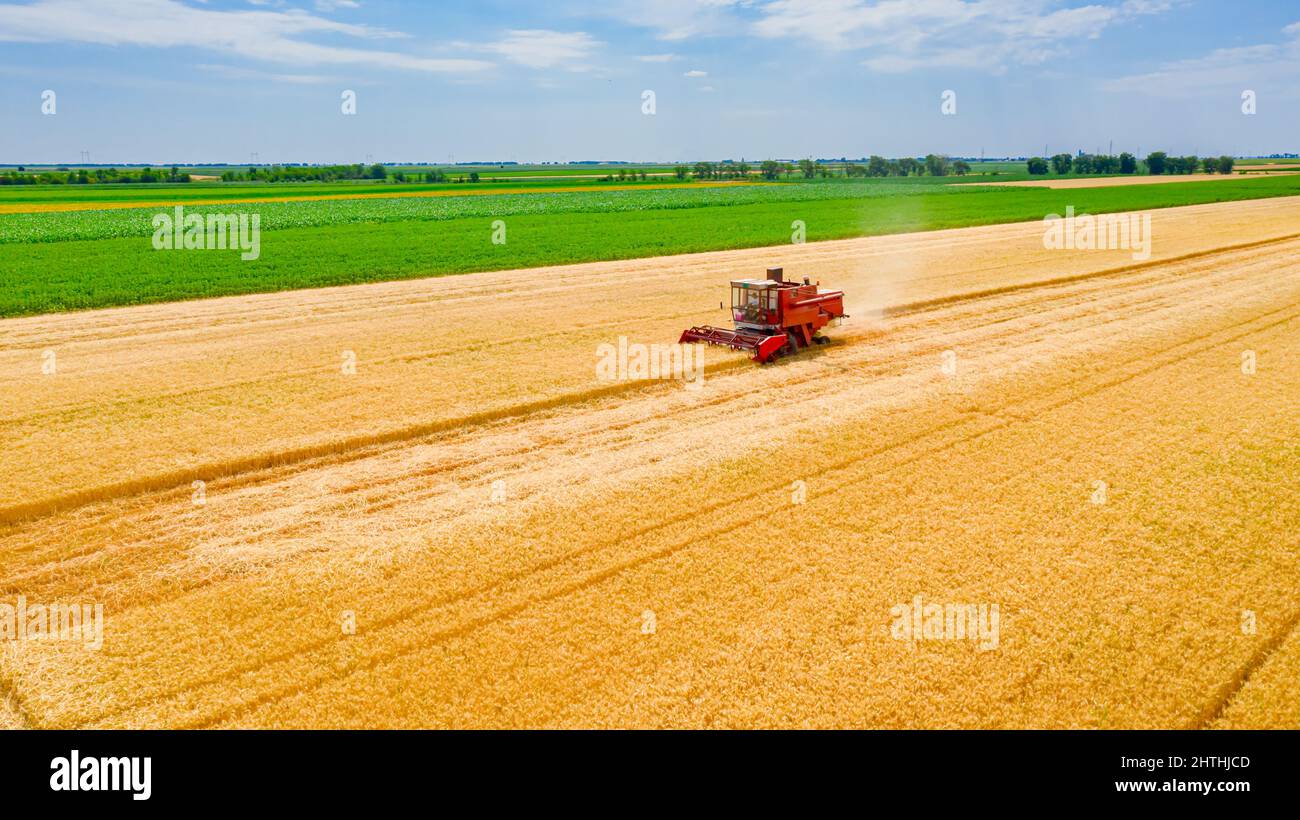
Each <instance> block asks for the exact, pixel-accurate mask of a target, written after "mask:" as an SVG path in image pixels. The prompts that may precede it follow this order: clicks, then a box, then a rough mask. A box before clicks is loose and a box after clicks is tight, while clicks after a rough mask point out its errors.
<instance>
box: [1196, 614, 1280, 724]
mask: <svg viewBox="0 0 1300 820" xmlns="http://www.w3.org/2000/svg"><path fill="white" fill-rule="evenodd" d="M1297 628H1300V609H1297V610H1295V611H1294V612H1292V613H1291V616H1290V617H1289V618H1287V619H1286V621H1284V622H1283V624H1282V627H1281V628H1280V629H1278V631H1277V632H1276V633H1275V634H1274V635H1273V636H1272V637H1270V638H1269V639H1268V640H1267V641H1266V642H1265V643H1264V645H1263V646H1261V647H1260V648H1259V649H1258V650H1256V652H1255V653H1254V654H1253V655H1251V656H1250V658H1249V659H1248V660H1247V661H1246V662H1245V663H1244V664H1242V666H1241V667H1240V668H1239V669H1238V670H1237V671H1236V673H1235V674H1233V676H1232V677H1231V678H1229V679H1228V680H1227V681H1225V682H1224V684H1223V685H1222V686H1221V687H1219V690H1218V691H1217V692H1216V693H1215V694H1214V697H1213V698H1212V699H1211V700H1210V702H1209V703H1207V704H1206V705H1205V707H1204V708H1203V709H1202V710H1201V713H1200V714H1199V715H1198V716H1197V717H1196V719H1195V720H1193V721H1191V723H1190V724H1189V725H1188V727H1187V728H1188V729H1209V728H1212V727H1213V726H1214V724H1215V723H1216V722H1218V720H1219V719H1220V718H1222V717H1223V714H1224V712H1226V711H1227V710H1228V707H1229V706H1231V705H1232V703H1233V701H1234V700H1235V699H1236V697H1237V696H1238V695H1239V694H1241V692H1242V690H1243V689H1245V688H1246V685H1247V684H1248V683H1250V679H1251V676H1252V675H1254V674H1255V673H1256V672H1257V671H1259V668H1260V667H1262V666H1263V665H1264V664H1265V663H1266V662H1267V661H1268V659H1269V658H1271V657H1273V655H1274V654H1275V653H1276V652H1277V651H1278V650H1279V649H1281V648H1282V646H1283V645H1284V644H1285V643H1286V642H1287V639H1288V638H1290V637H1291V636H1292V635H1294V634H1295V633H1296V630H1297Z"/></svg>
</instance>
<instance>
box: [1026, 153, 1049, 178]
mask: <svg viewBox="0 0 1300 820" xmlns="http://www.w3.org/2000/svg"><path fill="white" fill-rule="evenodd" d="M1028 166H1029V173H1030V174H1032V175H1034V176H1042V175H1044V174H1046V173H1047V160H1045V159H1043V158H1042V157H1030V158H1029V162H1028Z"/></svg>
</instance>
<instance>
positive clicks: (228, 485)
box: [7, 274, 1190, 586]
mask: <svg viewBox="0 0 1300 820" xmlns="http://www.w3.org/2000/svg"><path fill="white" fill-rule="evenodd" d="M1189 277H1190V274H1189V275H1185V276H1184V277H1182V280H1181V281H1182V283H1183V284H1186V282H1187V280H1188V279H1189ZM1149 287H1150V286H1149V284H1148V283H1145V282H1136V281H1135V282H1134V283H1132V284H1131V286H1130V290H1134V289H1138V288H1149ZM1099 293H1100V297H1093V298H1091V299H1090V298H1087V294H1086V293H1084V292H1080V291H1078V290H1077V289H1072V290H1070V291H1069V292H1066V293H1062V294H1057V295H1054V296H1052V297H1050V299H1042V300H1038V301H1036V302H1035V303H1034V304H1035V306H1036V308H1037V309H1038V311H1039V313H1041V314H1042V316H1041V317H1038V318H1037V321H1038V324H1037V325H1036V327H1051V328H1052V332H1054V333H1061V332H1063V331H1064V329H1065V326H1064V325H1061V324H1060V322H1061V321H1062V320H1061V319H1059V318H1056V317H1055V315H1054V314H1053V313H1052V311H1051V307H1052V305H1053V303H1054V302H1060V303H1062V304H1063V305H1064V306H1065V307H1066V308H1068V309H1071V310H1072V311H1074V312H1075V313H1077V312H1078V311H1079V309H1080V308H1081V307H1082V306H1083V305H1084V304H1086V303H1087V302H1088V301H1092V300H1093V299H1096V298H1102V297H1104V299H1103V301H1104V302H1105V304H1103V305H1102V306H1101V307H1100V308H1098V311H1100V314H1099V315H1101V316H1102V317H1104V318H1101V319H1099V320H1094V319H1092V318H1091V317H1090V316H1089V315H1082V316H1080V315H1075V316H1071V317H1070V319H1069V321H1070V322H1071V323H1074V324H1079V323H1084V322H1087V323H1089V324H1088V328H1089V329H1095V328H1096V327H1099V326H1102V325H1104V324H1107V323H1111V322H1118V321H1124V319H1123V317H1122V315H1119V314H1116V313H1115V312H1114V311H1107V310H1106V307H1107V306H1108V305H1110V304H1111V303H1122V304H1123V305H1124V307H1125V309H1126V310H1128V311H1130V312H1131V311H1134V310H1139V309H1143V310H1146V311H1147V312H1150V310H1151V309H1152V308H1151V305H1152V304H1153V303H1158V302H1160V301H1162V300H1166V299H1168V298H1169V297H1165V296H1163V295H1162V294H1161V293H1160V292H1159V291H1157V292H1156V293H1155V294H1154V295H1153V296H1149V297H1146V298H1145V299H1144V300H1143V301H1137V302H1135V301H1133V299H1132V297H1131V296H1129V295H1128V293H1127V291H1121V290H1119V289H1116V288H1109V289H1106V290H1104V291H1100V292H1099ZM1023 313H1024V308H1023V305H1020V304H1018V303H1012V304H1008V305H1005V306H998V307H994V308H991V309H983V310H980V311H978V312H972V314H971V315H972V316H973V317H974V322H973V323H971V322H970V321H969V319H968V318H967V317H958V316H955V315H954V316H952V317H947V318H949V319H957V320H958V323H959V326H960V331H961V332H962V333H966V334H969V333H972V332H974V331H976V330H979V329H982V328H988V327H991V326H993V325H996V324H999V323H1005V322H1006V321H1007V318H1008V317H1019V318H1020V319H1021V320H1022V322H1023V320H1024V316H1023ZM937 319H938V317H936V320H937ZM1097 322H1100V325H1099V324H1097ZM1026 333H1027V330H1026V328H1025V327H1012V328H1007V329H1004V330H1002V331H1000V332H999V333H997V334H995V335H989V334H985V335H984V336H983V337H982V338H981V342H982V343H984V344H988V343H990V342H996V341H998V340H1000V339H1005V338H1016V337H1021V338H1023V337H1024V336H1025V334H1026ZM894 335H895V336H896V337H897V338H896V340H895V342H896V344H902V345H908V346H912V345H915V344H916V342H917V341H921V342H922V343H923V346H922V347H919V348H915V347H913V348H912V349H909V350H908V353H907V358H908V359H909V360H916V359H917V358H918V357H924V356H925V355H928V354H929V353H937V352H938V351H940V350H942V349H943V348H944V347H945V345H946V344H947V342H946V341H944V340H942V339H941V340H939V341H934V340H933V339H931V338H929V337H930V335H931V334H930V331H928V330H926V329H925V328H924V327H922V328H919V329H911V330H909V329H907V328H904V327H899V328H896V329H895V332H894ZM909 340H910V341H909ZM836 347H837V346H832V348H831V351H834V350H835V348H836ZM831 351H825V352H827V353H828V354H829V353H830V352H831ZM823 352H824V351H814V355H813V356H810V357H807V360H808V361H810V362H817V363H821V362H822V358H823V357H822V356H820V355H817V354H821V353H823ZM839 352H840V353H842V354H844V355H849V356H852V357H853V358H852V359H850V361H849V362H848V363H847V364H846V363H843V362H842V361H841V362H840V363H837V364H829V363H827V364H825V365H824V366H825V367H827V368H833V369H837V370H842V371H843V372H846V373H850V374H852V375H853V376H854V377H855V383H861V382H870V381H872V380H874V379H877V378H880V377H882V376H888V375H898V368H897V367H885V366H886V365H887V364H889V363H891V362H893V363H896V362H897V358H896V357H895V356H893V355H892V354H890V353H889V352H887V351H885V352H878V351H876V350H875V349H874V348H871V347H866V346H864V347H861V348H849V349H844V350H840V351H839ZM841 358H842V357H841ZM864 367H873V368H875V369H874V370H872V371H869V372H868V371H864V370H863V368H864ZM882 368H884V369H882ZM721 384H724V385H729V386H724V387H722V388H718V387H717V386H716V384H715V388H714V389H720V390H724V391H725V392H722V393H719V394H718V395H715V396H712V397H710V398H709V399H708V400H707V401H704V402H696V403H694V404H693V405H692V406H691V407H689V408H686V409H685V410H684V412H686V413H687V414H689V415H690V416H692V417H699V419H698V423H699V424H702V425H723V426H724V425H725V423H726V422H725V420H715V419H713V418H712V414H711V410H712V409H713V408H716V407H720V406H723V405H725V404H726V403H728V402H730V401H732V400H735V399H737V398H741V397H742V396H743V395H744V394H745V392H747V391H748V390H749V387H748V386H747V384H745V383H742V382H739V381H735V382H722V383H721ZM792 388H793V389H795V390H797V391H803V396H804V398H805V400H814V399H816V398H817V397H818V396H822V395H827V396H830V395H834V394H836V393H840V392H843V390H844V388H845V384H844V382H843V381H842V380H841V381H840V382H837V383H830V382H827V381H826V380H825V379H823V378H822V377H821V376H820V375H819V374H818V373H816V372H812V373H807V374H804V375H800V376H794V377H792V378H785V379H783V380H782V381H781V389H782V390H787V391H789V390H791V389H792ZM808 390H812V391H813V393H811V394H809V393H808V392H807V391H808ZM569 409H576V408H569ZM566 412H567V410H566ZM682 412H683V410H682V409H679V408H672V409H668V410H663V411H655V412H652V413H650V414H648V415H647V414H642V415H637V416H634V417H632V418H630V419H621V418H616V419H615V420H614V421H613V422H611V423H608V424H600V425H598V426H595V427H591V428H588V430H587V434H586V436H585V438H584V441H585V442H586V444H587V445H594V444H595V443H596V442H597V441H599V440H601V439H604V441H603V443H602V449H604V450H609V451H611V452H612V451H614V450H617V449H618V447H619V446H620V445H619V444H618V442H617V441H611V440H609V437H610V434H613V433H616V432H617V431H620V430H626V431H632V430H635V429H637V428H641V427H644V426H645V425H647V424H650V423H653V422H655V421H659V420H663V419H665V418H668V417H671V416H674V415H678V414H680V413H682ZM480 432H481V431H479V430H455V431H449V433H450V435H451V436H452V438H450V439H448V438H446V435H448V434H447V433H444V434H441V435H440V441H439V442H438V443H440V444H443V445H448V444H452V443H454V442H456V441H457V440H458V439H459V440H468V439H471V438H473V437H475V436H477V435H479V433H480ZM638 441H639V439H638V438H637V437H636V436H635V435H631V436H629V437H628V439H627V441H625V442H624V445H623V446H635V445H636V443H637V442H638ZM411 443H415V442H411ZM431 443H432V442H431ZM407 445H408V442H399V443H396V444H395V445H390V446H396V447H399V448H401V447H406V446H407ZM545 445H546V442H545V441H544V440H543V441H540V442H539V441H537V440H531V441H529V442H527V443H525V444H523V445H520V446H517V447H514V448H512V449H507V450H504V451H494V454H493V455H492V456H491V457H490V458H489V459H487V460H484V459H482V458H477V459H471V458H465V459H462V460H453V461H450V462H443V463H440V464H436V465H432V466H426V467H423V468H420V469H416V470H410V469H407V470H397V471H394V472H393V473H392V474H390V475H389V476H388V477H386V478H385V477H381V478H379V479H375V480H371V481H370V482H367V483H362V484H354V485H350V486H344V487H340V488H336V489H335V490H334V491H333V493H332V495H345V494H348V493H352V492H366V491H371V490H374V489H377V488H382V487H384V486H387V485H397V484H401V483H403V482H410V481H411V480H412V479H413V478H420V477H425V478H428V477H434V476H438V475H445V474H449V473H452V472H455V471H456V470H458V469H463V468H466V467H469V466H472V465H473V464H478V465H479V467H480V470H479V472H480V473H500V472H502V466H501V465H505V467H507V468H508V467H510V466H511V464H512V463H513V462H514V461H515V460H517V459H518V458H520V457H522V456H525V455H526V454H527V453H529V452H530V451H532V450H533V449H534V448H535V447H537V446H545ZM383 452H385V447H383V446H377V447H372V448H368V449H365V450H360V451H355V452H352V453H344V454H341V455H340V456H339V457H337V458H322V459H318V460H315V461H310V462H303V463H301V464H300V465H296V467H295V468H282V469H280V470H278V471H277V470H272V471H271V473H272V474H271V475H266V474H264V473H249V474H245V475H243V476H242V477H235V478H232V479H227V480H225V481H224V482H223V490H224V491H229V490H231V489H233V488H235V487H239V486H246V485H249V484H257V483H264V482H269V481H283V480H285V478H286V477H287V476H291V475H294V474H297V473H301V472H304V471H308V470H312V469H319V468H322V467H325V466H329V465H332V464H339V463H342V462H343V461H355V460H360V459H364V458H370V457H382V454H383ZM493 465H497V466H493ZM286 470H287V471H288V472H285V471H286ZM171 492H172V493H175V492H176V491H175V490H174V489H173V490H172V491H171ZM186 492H188V490H186ZM440 492H443V490H441V489H439V488H433V489H431V490H430V489H427V488H424V487H416V488H414V489H413V490H412V491H411V492H410V493H408V494H400V493H399V494H397V495H391V494H390V495H389V496H388V497H387V498H385V499H383V500H380V501H368V502H366V503H367V507H366V508H365V513H366V514H373V513H375V512H378V511H382V510H385V509H390V508H392V507H394V506H396V505H398V504H402V503H407V502H410V501H413V500H418V499H419V498H420V497H422V496H432V495H437V494H439V493H440ZM413 496H414V497H413ZM178 497H179V496H178ZM106 512H108V511H106ZM293 527H296V524H289V525H285V527H283V528H281V529H280V530H275V529H273V530H269V531H267V532H264V533H262V534H261V535H260V536H258V537H259V538H274V537H276V536H277V535H280V534H283V532H284V530H287V529H291V528H293ZM138 546H140V544H138V543H137V544H136V547H138ZM94 552H95V550H94V548H93V547H86V548H84V551H83V552H82V553H80V554H78V553H75V552H74V553H61V554H59V555H57V556H53V557H52V558H50V559H47V560H54V561H57V571H58V572H60V573H64V572H66V570H67V567H68V564H67V562H68V561H70V560H75V559H76V558H77V557H79V555H90V554H94ZM10 555H11V556H12V555H13V553H12V551H11V552H10ZM36 571H37V572H38V573H39V570H36ZM51 571H53V569H52V570H51ZM131 571H132V570H131V568H130V567H129V566H123V567H122V573H123V574H128V573H130V572H131ZM20 579H22V580H26V581H28V582H30V581H31V580H33V576H32V575H29V574H26V573H24V574H21V575H18V576H15V575H13V574H10V576H9V578H8V579H7V580H8V582H9V585H11V586H12V585H13V584H14V583H15V582H17V581H18V580H20ZM105 580H108V579H105Z"/></svg>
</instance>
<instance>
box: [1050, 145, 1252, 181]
mask: <svg viewBox="0 0 1300 820" xmlns="http://www.w3.org/2000/svg"><path fill="white" fill-rule="evenodd" d="M1027 165H1028V169H1029V173H1030V174H1031V175H1033V176H1043V175H1045V174H1047V173H1048V172H1049V171H1050V172H1051V173H1053V174H1055V175H1056V176H1066V175H1068V174H1071V173H1073V174H1076V175H1079V176H1086V175H1090V174H1136V173H1140V172H1142V169H1144V168H1145V172H1146V173H1147V174H1151V175H1153V176H1161V175H1164V174H1171V175H1173V174H1194V173H1196V172H1197V171H1201V172H1203V173H1206V174H1231V173H1232V169H1233V168H1234V167H1235V166H1236V160H1235V159H1233V158H1232V157H1229V156H1226V155H1225V156H1221V157H1197V156H1186V157H1171V156H1169V155H1168V154H1166V153H1165V152H1164V151H1154V152H1152V153H1150V154H1147V158H1146V159H1145V160H1142V161H1141V162H1140V163H1139V161H1138V159H1137V157H1135V156H1133V155H1132V154H1130V153H1129V152H1127V151H1125V152H1124V153H1122V154H1120V155H1118V156H1115V155H1111V154H1078V155H1077V156H1076V155H1072V154H1056V155H1055V156H1052V157H1050V158H1047V159H1044V158H1043V157H1030V158H1029V161H1028V163H1027Z"/></svg>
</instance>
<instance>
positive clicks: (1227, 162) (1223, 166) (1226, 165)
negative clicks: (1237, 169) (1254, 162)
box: [1219, 155, 1237, 174]
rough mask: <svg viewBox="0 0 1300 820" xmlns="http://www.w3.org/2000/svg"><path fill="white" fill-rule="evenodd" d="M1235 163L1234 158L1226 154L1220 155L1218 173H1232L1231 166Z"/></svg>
mask: <svg viewBox="0 0 1300 820" xmlns="http://www.w3.org/2000/svg"><path fill="white" fill-rule="evenodd" d="M1236 164H1237V161H1236V160H1234V159H1233V158H1232V157H1229V156H1226V155H1225V156H1222V157H1219V173H1220V174H1231V173H1232V168H1233V166H1235V165H1236Z"/></svg>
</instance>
